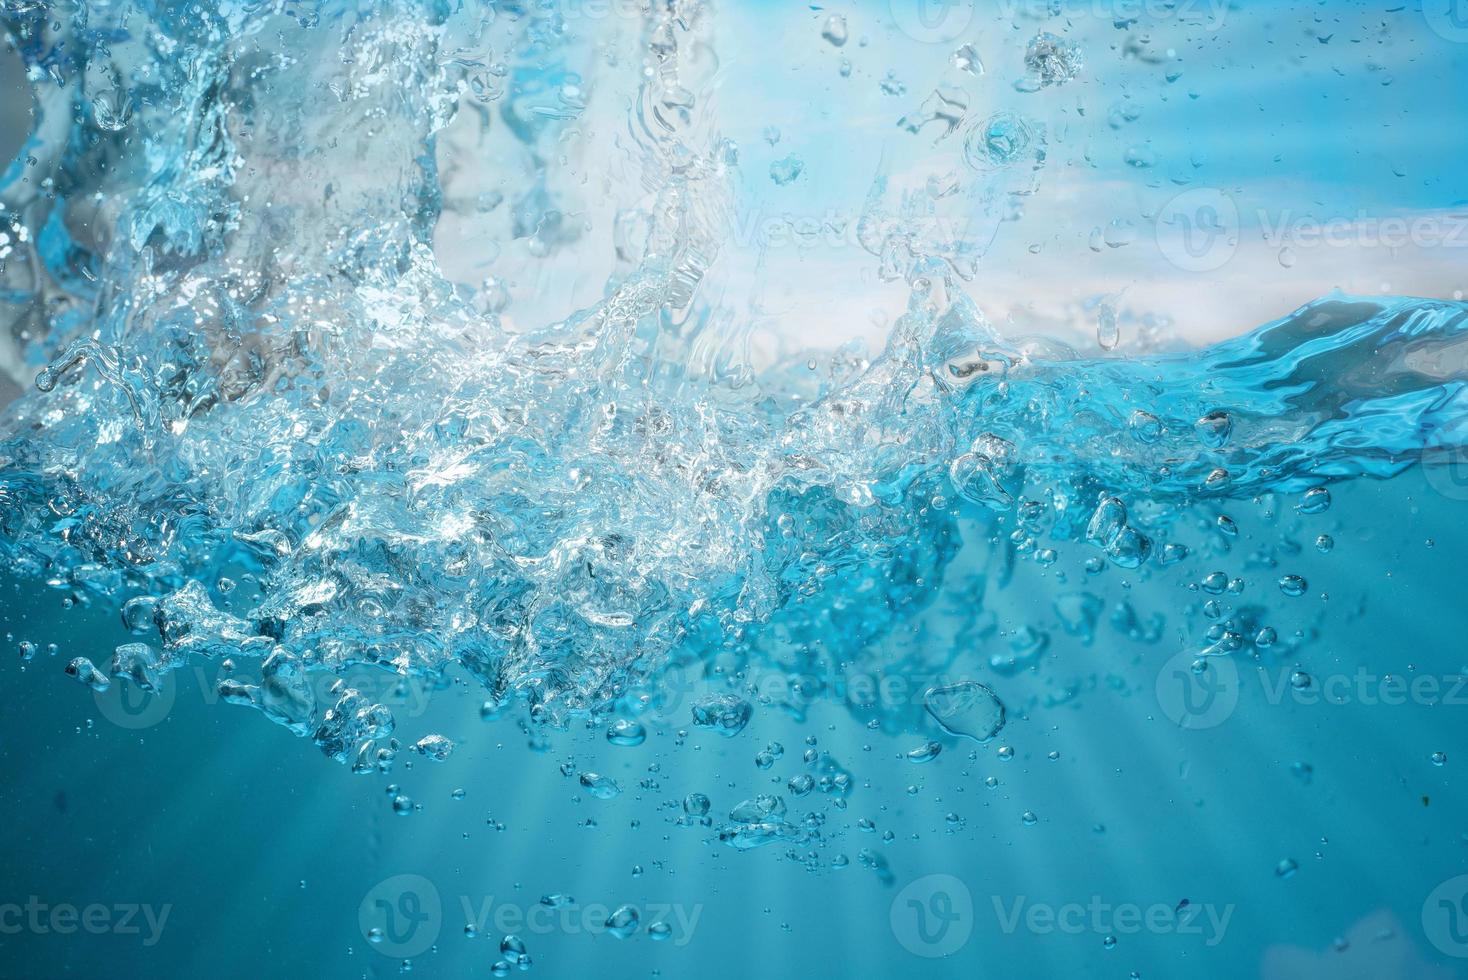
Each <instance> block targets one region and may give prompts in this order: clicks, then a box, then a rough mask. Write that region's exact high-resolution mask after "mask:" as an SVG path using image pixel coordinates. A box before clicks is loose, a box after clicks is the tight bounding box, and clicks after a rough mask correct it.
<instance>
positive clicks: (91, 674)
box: [66, 657, 112, 691]
mask: <svg viewBox="0 0 1468 980" xmlns="http://www.w3.org/2000/svg"><path fill="white" fill-rule="evenodd" d="M66 673H67V675H68V676H70V677H74V678H76V679H77V681H78V682H80V683H82V684H85V685H87V686H88V687H90V688H91V689H92V690H94V691H105V690H107V688H108V687H110V686H111V685H112V682H111V681H109V680H108V679H107V676H106V675H105V674H103V673H102V672H101V671H100V670H98V669H97V668H96V667H95V666H94V665H93V664H92V662H91V661H90V660H88V659H87V658H86V657H76V658H74V659H73V660H72V661H71V662H70V663H68V664H67V665H66Z"/></svg>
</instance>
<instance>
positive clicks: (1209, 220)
mask: <svg viewBox="0 0 1468 980" xmlns="http://www.w3.org/2000/svg"><path fill="white" fill-rule="evenodd" d="M1465 2H1468V0H1465ZM1157 248H1158V250H1159V251H1160V252H1162V257H1163V258H1165V259H1167V261H1168V262H1171V263H1172V264H1173V265H1175V266H1177V267H1178V268H1179V269H1181V270H1183V271H1184V272H1212V271H1214V270H1215V269H1221V268H1223V267H1224V266H1225V265H1227V264H1228V261H1229V259H1231V258H1233V257H1234V252H1236V251H1238V248H1239V206H1238V205H1237V204H1235V203H1234V199H1233V198H1232V197H1229V196H1228V195H1227V194H1225V193H1224V192H1223V191H1221V190H1218V189H1217V188H1216V187H1198V188H1195V189H1193V190H1190V191H1183V192H1182V193H1181V194H1179V195H1177V196H1176V197H1174V198H1173V199H1172V200H1170V201H1168V202H1167V203H1166V204H1164V205H1163V206H1162V209H1161V210H1160V211H1158V212H1157Z"/></svg>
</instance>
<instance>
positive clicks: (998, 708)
mask: <svg viewBox="0 0 1468 980" xmlns="http://www.w3.org/2000/svg"><path fill="white" fill-rule="evenodd" d="M923 707H924V708H926V709H927V711H928V714H930V715H932V716H933V719H934V720H935V721H937V722H938V725H939V726H940V727H941V728H942V729H943V730H944V731H945V732H947V733H948V734H950V735H958V736H962V737H964V738H971V739H973V740H974V741H976V742H979V743H984V742H988V741H990V740H992V739H993V738H994V737H995V736H997V735H998V734H999V732H1000V731H1001V730H1003V728H1004V715H1005V710H1004V702H1003V701H1001V700H1000V699H999V695H997V694H995V693H994V692H993V690H991V689H990V688H988V687H986V686H984V685H983V684H980V683H978V682H977V681H961V682H959V683H957V684H949V685H946V686H943V687H934V688H930V689H929V690H928V691H927V693H926V694H924V695H923Z"/></svg>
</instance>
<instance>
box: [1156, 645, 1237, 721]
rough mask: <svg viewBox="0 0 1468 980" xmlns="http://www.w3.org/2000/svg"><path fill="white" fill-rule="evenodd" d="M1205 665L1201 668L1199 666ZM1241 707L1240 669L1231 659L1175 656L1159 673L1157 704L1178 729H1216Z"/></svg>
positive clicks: (1183, 653)
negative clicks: (1239, 705) (1197, 665)
mask: <svg viewBox="0 0 1468 980" xmlns="http://www.w3.org/2000/svg"><path fill="white" fill-rule="evenodd" d="M1199 663H1201V664H1202V668H1201V669H1199V668H1198V667H1196V666H1195V665H1196V664H1199ZM1238 704H1239V668H1238V666H1237V665H1235V664H1234V662H1233V660H1232V659H1231V658H1229V657H1199V656H1198V655H1197V654H1196V653H1193V652H1192V651H1190V650H1184V651H1182V652H1181V653H1177V654H1174V655H1173V656H1172V657H1170V658H1168V661H1167V663H1165V664H1163V665H1162V670H1161V671H1159V672H1158V674H1157V705H1158V707H1160V708H1161V709H1162V713H1163V715H1165V716H1166V717H1167V720H1168V721H1170V722H1172V723H1173V724H1174V725H1177V726H1178V727H1179V728H1193V729H1204V728H1216V727H1217V726H1219V725H1221V724H1223V723H1224V722H1225V721H1227V720H1228V717H1229V715H1231V714H1233V713H1234V708H1236V707H1238Z"/></svg>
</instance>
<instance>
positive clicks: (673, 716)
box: [643, 663, 702, 726]
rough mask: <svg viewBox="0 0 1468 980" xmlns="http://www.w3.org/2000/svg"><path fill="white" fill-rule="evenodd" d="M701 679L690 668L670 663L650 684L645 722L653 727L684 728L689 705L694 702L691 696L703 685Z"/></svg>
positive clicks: (687, 717)
mask: <svg viewBox="0 0 1468 980" xmlns="http://www.w3.org/2000/svg"><path fill="white" fill-rule="evenodd" d="M701 681H702V678H701V677H698V676H696V675H695V673H694V671H693V669H692V668H690V667H687V666H684V665H683V664H678V663H674V664H669V665H668V666H667V667H666V668H664V669H663V670H662V672H661V673H659V674H658V676H657V678H656V679H655V681H654V682H653V684H652V685H651V690H650V692H649V693H650V699H649V701H648V702H647V704H648V707H647V709H646V710H645V711H644V712H643V715H644V716H645V717H646V718H647V720H648V721H649V722H651V723H653V724H655V725H672V726H678V725H686V724H687V723H688V720H689V706H690V705H691V704H692V703H693V701H694V700H695V699H694V697H693V693H694V692H695V691H696V690H698V689H699V688H700V687H701V686H702V685H701V683H700V682H701Z"/></svg>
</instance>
